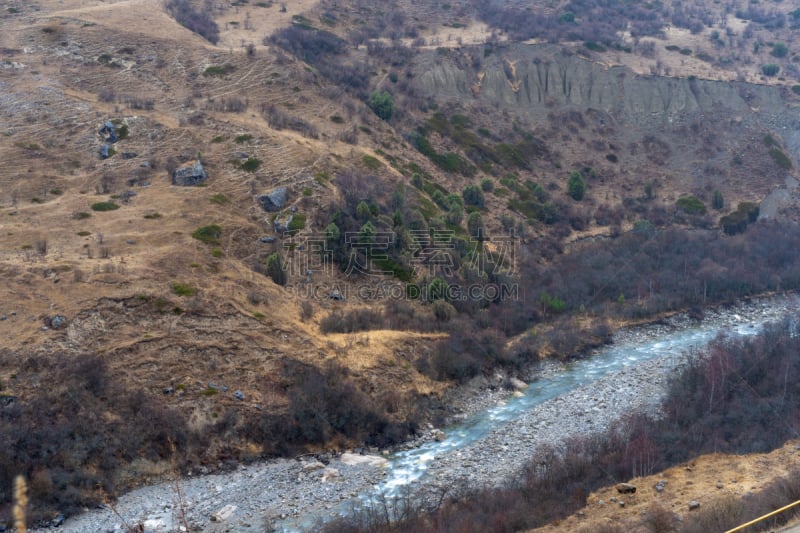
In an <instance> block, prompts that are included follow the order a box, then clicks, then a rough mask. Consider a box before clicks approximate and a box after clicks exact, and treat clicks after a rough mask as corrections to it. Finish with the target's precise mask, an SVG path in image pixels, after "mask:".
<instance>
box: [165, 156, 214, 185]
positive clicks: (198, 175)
mask: <svg viewBox="0 0 800 533" xmlns="http://www.w3.org/2000/svg"><path fill="white" fill-rule="evenodd" d="M207 178H208V175H207V174H206V169H204V168H203V163H201V162H200V160H198V161H197V162H196V163H194V164H192V165H185V166H182V167H180V168H177V169H175V171H174V172H173V173H172V184H173V185H180V186H183V187H192V186H195V185H200V184H201V183H203V182H205V181H206V179H207Z"/></svg>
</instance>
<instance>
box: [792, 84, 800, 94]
mask: <svg viewBox="0 0 800 533" xmlns="http://www.w3.org/2000/svg"><path fill="white" fill-rule="evenodd" d="M792 92H793V93H794V94H800V85H792Z"/></svg>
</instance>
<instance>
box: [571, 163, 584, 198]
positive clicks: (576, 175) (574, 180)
mask: <svg viewBox="0 0 800 533" xmlns="http://www.w3.org/2000/svg"><path fill="white" fill-rule="evenodd" d="M585 193H586V182H585V181H584V180H583V175H582V174H581V173H580V172H578V171H577V170H576V171H575V172H573V173H572V174H570V175H569V179H568V180H567V194H569V195H570V196H571V197H572V199H573V200H575V201H581V200H583V195H584V194H585Z"/></svg>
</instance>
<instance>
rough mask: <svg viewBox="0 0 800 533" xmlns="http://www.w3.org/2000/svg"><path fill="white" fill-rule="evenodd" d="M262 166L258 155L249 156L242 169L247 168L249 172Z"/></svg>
mask: <svg viewBox="0 0 800 533" xmlns="http://www.w3.org/2000/svg"><path fill="white" fill-rule="evenodd" d="M260 166H261V160H260V159H258V158H256V157H248V158H247V160H246V161H245V162H244V163H242V165H241V168H242V170H246V171H247V172H255V171H256V169H258V167H260Z"/></svg>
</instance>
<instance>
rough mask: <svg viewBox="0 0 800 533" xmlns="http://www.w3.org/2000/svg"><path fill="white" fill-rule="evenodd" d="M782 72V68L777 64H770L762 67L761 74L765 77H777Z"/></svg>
mask: <svg viewBox="0 0 800 533" xmlns="http://www.w3.org/2000/svg"><path fill="white" fill-rule="evenodd" d="M780 71H781V67H779V66H778V65H776V64H775V63H769V64H767V65H764V66H763V67H761V72H763V73H764V76H775V75H776V74H777V73H778V72H780Z"/></svg>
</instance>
